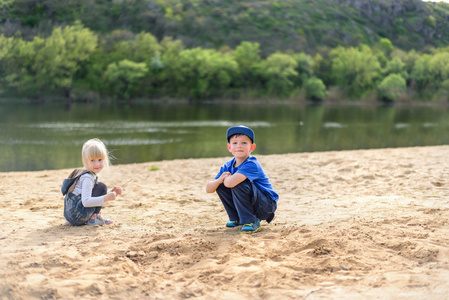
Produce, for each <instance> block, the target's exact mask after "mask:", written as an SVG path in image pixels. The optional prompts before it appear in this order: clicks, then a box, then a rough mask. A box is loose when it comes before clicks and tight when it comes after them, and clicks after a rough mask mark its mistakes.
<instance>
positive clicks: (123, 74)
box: [105, 59, 148, 99]
mask: <svg viewBox="0 0 449 300" xmlns="http://www.w3.org/2000/svg"><path fill="white" fill-rule="evenodd" d="M147 72H148V67H147V66H146V64H145V63H136V62H133V61H129V60H126V59H124V60H122V61H120V62H118V63H111V64H110V65H109V66H108V68H107V70H106V72H105V78H106V80H107V81H108V82H109V84H110V85H111V86H112V90H113V92H114V96H115V97H118V98H122V99H129V98H131V97H132V96H133V95H134V94H133V93H134V92H135V88H136V86H137V84H138V81H139V80H140V79H141V78H142V77H144V76H145V74H146V73H147Z"/></svg>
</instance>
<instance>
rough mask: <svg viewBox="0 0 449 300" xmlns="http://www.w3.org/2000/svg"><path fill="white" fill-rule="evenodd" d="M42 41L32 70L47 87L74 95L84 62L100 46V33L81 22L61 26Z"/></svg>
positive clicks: (45, 88) (38, 81) (43, 85)
mask: <svg viewBox="0 0 449 300" xmlns="http://www.w3.org/2000/svg"><path fill="white" fill-rule="evenodd" d="M34 42H35V43H37V44H39V46H40V47H39V48H38V49H37V52H36V57H35V61H34V64H33V66H32V72H33V75H34V77H35V80H36V83H37V84H38V85H39V86H40V87H41V88H42V89H43V90H47V89H48V90H50V91H56V92H57V91H62V92H64V95H65V96H67V97H70V92H71V89H72V85H73V81H74V79H75V76H76V72H77V71H78V70H79V69H80V64H81V63H83V62H85V61H87V60H88V59H89V56H90V55H91V54H92V52H93V51H94V50H95V48H96V47H97V43H98V37H97V36H96V35H95V34H94V33H93V32H91V31H90V30H89V29H87V28H84V27H83V26H82V25H81V24H80V23H77V24H75V25H74V26H67V27H65V28H61V27H57V28H55V29H54V30H53V32H52V34H51V36H50V37H48V38H47V39H46V40H45V41H44V43H40V40H38V39H35V41H34Z"/></svg>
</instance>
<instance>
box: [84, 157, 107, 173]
mask: <svg viewBox="0 0 449 300" xmlns="http://www.w3.org/2000/svg"><path fill="white" fill-rule="evenodd" d="M104 163H105V160H104V157H96V158H91V159H90V160H87V161H86V162H85V167H86V169H87V171H91V172H94V173H95V174H98V173H100V172H101V170H103V168H104Z"/></svg>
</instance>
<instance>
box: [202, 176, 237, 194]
mask: <svg viewBox="0 0 449 300" xmlns="http://www.w3.org/2000/svg"><path fill="white" fill-rule="evenodd" d="M230 175H231V173H229V172H223V173H222V174H221V175H220V177H218V179H214V180H212V181H209V182H208V183H207V185H206V192H207V193H213V192H215V191H216V190H217V188H218V186H219V185H220V184H222V183H223V181H224V180H225V179H226V177H228V176H230Z"/></svg>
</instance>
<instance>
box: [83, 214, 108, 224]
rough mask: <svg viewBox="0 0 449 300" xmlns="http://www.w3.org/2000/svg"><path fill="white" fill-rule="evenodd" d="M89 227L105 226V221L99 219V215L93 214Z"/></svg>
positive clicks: (88, 222)
mask: <svg viewBox="0 0 449 300" xmlns="http://www.w3.org/2000/svg"><path fill="white" fill-rule="evenodd" d="M87 225H104V221H103V220H102V219H101V218H99V217H98V214H93V215H92V216H91V217H90V219H89V221H87Z"/></svg>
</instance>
